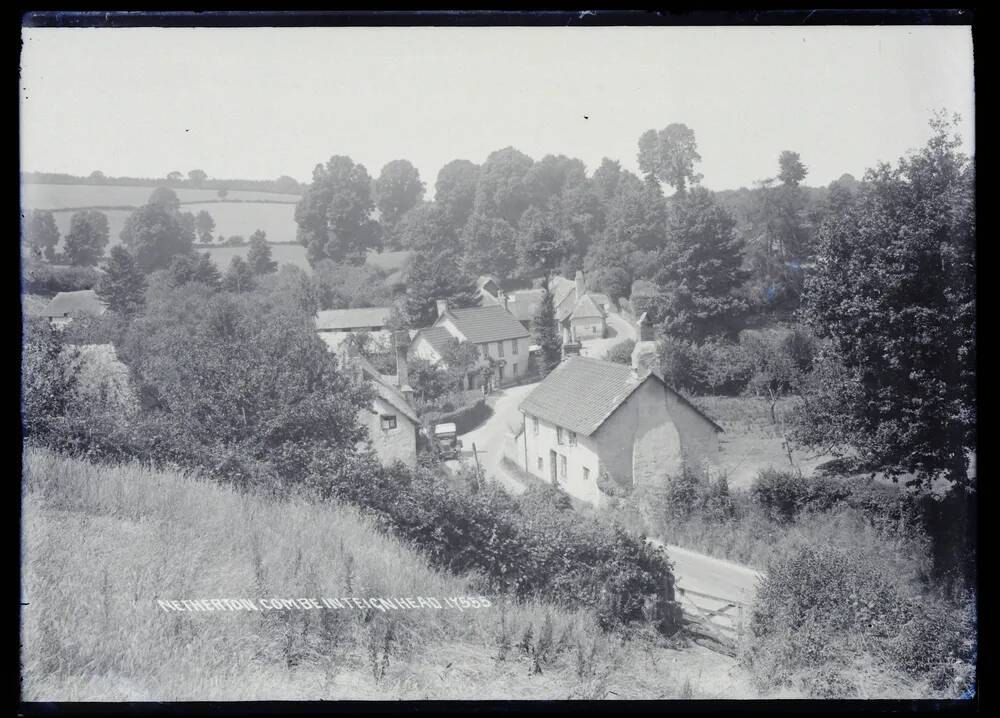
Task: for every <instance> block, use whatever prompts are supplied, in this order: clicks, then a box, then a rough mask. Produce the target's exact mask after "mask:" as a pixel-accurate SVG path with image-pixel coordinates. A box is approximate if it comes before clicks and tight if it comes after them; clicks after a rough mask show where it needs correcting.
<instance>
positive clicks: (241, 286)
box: [222, 255, 257, 293]
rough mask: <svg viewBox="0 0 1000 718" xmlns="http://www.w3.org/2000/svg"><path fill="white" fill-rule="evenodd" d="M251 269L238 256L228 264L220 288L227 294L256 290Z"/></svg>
mask: <svg viewBox="0 0 1000 718" xmlns="http://www.w3.org/2000/svg"><path fill="white" fill-rule="evenodd" d="M255 277H256V275H255V274H254V271H253V268H252V267H251V266H250V265H249V264H247V262H246V260H244V259H243V257H240V256H239V255H237V256H235V257H233V258H232V259H231V260H230V262H229V267H228V268H227V269H226V273H225V274H224V275H223V276H222V288H223V289H225V290H226V291H227V292H236V293H240V292H251V291H253V290H254V289H256V288H257V282H256V279H255Z"/></svg>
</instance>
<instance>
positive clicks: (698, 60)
mask: <svg viewBox="0 0 1000 718" xmlns="http://www.w3.org/2000/svg"><path fill="white" fill-rule="evenodd" d="M22 41H23V48H22V56H21V166H22V169H23V170H25V171H42V172H66V173H69V174H76V175H87V174H90V173H91V172H92V171H94V170H101V171H102V172H104V173H105V174H106V175H116V176H140V177H164V176H166V174H167V173H168V172H170V171H173V170H177V171H181V172H184V173H186V172H187V171H188V170H190V169H194V168H200V169H203V170H204V171H205V172H207V173H208V175H209V176H210V177H219V178H246V179H273V178H276V177H278V176H280V175H291V176H292V177H295V178H296V179H298V180H301V181H308V180H309V179H310V177H311V175H312V168H313V167H314V166H315V165H316V164H317V163H320V162H325V161H326V160H327V159H328V158H329V157H330V156H331V155H335V154H344V155H348V156H350V157H351V158H352V159H354V160H355V161H356V162H360V163H362V164H363V165H365V167H366V168H367V169H368V171H369V173H370V174H371V175H372V176H373V177H375V176H377V175H378V172H379V171H380V170H381V168H382V167H383V166H384V165H385V164H386V163H387V162H390V161H391V160H394V159H399V158H405V159H408V160H410V161H411V162H412V163H413V164H414V165H415V166H416V167H417V169H418V170H419V171H420V175H421V178H422V179H423V180H424V181H425V182H426V183H427V185H428V195H432V194H433V184H434V180H435V178H436V177H437V172H438V170H439V169H440V168H441V166H442V165H444V164H446V163H447V162H449V161H451V160H453V159H468V160H472V161H473V162H476V163H481V162H483V161H484V160H485V159H486V157H487V156H488V155H489V153H490V152H492V151H494V150H497V149H501V148H503V147H507V146H514V147H516V148H517V149H519V150H521V151H522V152H524V153H526V154H528V155H529V156H531V157H532V158H534V159H536V160H537V159H541V158H542V157H543V156H545V155H546V154H556V155H558V154H564V155H568V156H570V157H578V158H580V159H581V160H583V161H584V162H585V163H586V165H587V168H588V172H592V171H593V170H594V169H596V167H597V166H598V165H599V164H600V162H601V159H602V158H603V157H610V158H612V159H616V160H619V161H620V162H621V163H622V166H623V167H625V168H628V169H631V170H633V171H636V170H637V162H636V151H637V142H638V138H639V136H640V135H641V134H642V133H643V132H644V131H646V130H648V129H661V128H663V127H665V126H667V125H668V124H671V123H674V122H680V123H684V124H686V125H687V126H688V127H690V128H691V129H693V130H694V132H695V136H696V139H697V143H698V151H699V153H700V154H701V157H702V161H701V163H699V165H697V167H696V170H697V171H699V172H701V173H702V174H703V175H704V179H703V184H704V185H705V186H707V187H710V188H712V189H733V188H738V187H741V186H747V187H749V186H752V184H753V182H755V181H757V180H760V179H763V178H766V177H772V176H774V175H775V174H777V158H778V155H779V154H780V153H781V151H783V150H792V151H795V152H798V153H799V154H800V155H801V157H802V161H803V162H804V164H805V165H806V167H807V168H808V169H809V176H808V177H807V179H806V182H805V183H806V184H808V185H812V186H818V185H826V184H828V183H829V182H831V181H832V180H834V179H836V178H838V177H840V176H841V175H842V174H844V173H845V172H846V173H851V174H853V175H855V176H856V177H858V178H860V177H861V175H862V174H863V173H864V170H865V169H866V168H867V167H871V166H873V165H874V164H875V163H877V162H879V161H895V160H896V159H897V158H899V157H900V156H902V155H903V154H904V153H906V152H907V151H909V150H912V149H916V148H918V147H919V146H921V145H922V144H924V142H926V140H927V138H928V136H929V129H928V126H927V122H928V120H929V119H930V117H931V113H932V112H933V111H934V110H935V109H937V108H945V109H947V110H948V111H949V112H957V113H959V114H960V115H961V116H962V118H963V119H962V125H961V132H962V135H963V137H965V138H966V151H967V152H970V153H971V151H972V149H973V147H972V138H973V120H974V116H973V106H974V105H973V93H974V89H973V58H972V38H971V31H970V30H969V28H968V27H944V26H938V27H925V26H905V27H899V26H896V27H874V26H873V27H819V28H818V27H811V28H794V27H774V28H732V27H731V28H704V27H699V28H693V27H692V28H678V27H674V28H663V27H604V28H596V27H594V28H559V27H552V28H524V27H522V28H430V27H425V28H193V29H190V28H177V29H162V28H122V29H94V28H52V29H50V28H24V29H22Z"/></svg>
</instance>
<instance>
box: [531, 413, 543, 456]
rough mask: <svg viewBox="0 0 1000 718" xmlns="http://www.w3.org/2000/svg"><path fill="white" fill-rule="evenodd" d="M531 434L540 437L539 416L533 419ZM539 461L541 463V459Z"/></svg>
mask: <svg viewBox="0 0 1000 718" xmlns="http://www.w3.org/2000/svg"><path fill="white" fill-rule="evenodd" d="M531 433H532V434H533V435H535V436H538V417H537V416H533V417H531ZM539 461H541V459H539Z"/></svg>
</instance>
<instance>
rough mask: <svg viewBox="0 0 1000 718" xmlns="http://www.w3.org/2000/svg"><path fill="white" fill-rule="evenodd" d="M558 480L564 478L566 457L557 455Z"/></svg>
mask: <svg viewBox="0 0 1000 718" xmlns="http://www.w3.org/2000/svg"><path fill="white" fill-rule="evenodd" d="M559 478H560V479H565V478H566V457H565V456H563V455H562V454H559Z"/></svg>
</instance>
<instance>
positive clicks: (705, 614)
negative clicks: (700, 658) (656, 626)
mask: <svg viewBox="0 0 1000 718" xmlns="http://www.w3.org/2000/svg"><path fill="white" fill-rule="evenodd" d="M675 591H676V594H677V598H678V602H679V603H680V604H681V608H682V609H683V611H684V618H685V619H686V620H687V623H688V630H689V631H690V632H691V633H692V635H693V637H694V639H695V642H696V643H699V645H705V646H706V647H707V648H711V649H712V650H718V651H720V652H722V653H726V654H728V655H731V656H735V655H736V647H737V645H738V644H739V641H740V638H742V636H743V630H744V625H745V624H744V622H745V620H746V619H748V618H749V614H750V611H749V608H750V607H749V606H748V605H747V604H745V603H743V602H742V601H736V600H733V599H731V598H726V597H724V596H714V595H712V594H710V593H702V592H701V591H692V590H691V589H688V588H684V587H683V586H680V585H677V586H675ZM699 639H701V640H699Z"/></svg>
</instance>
